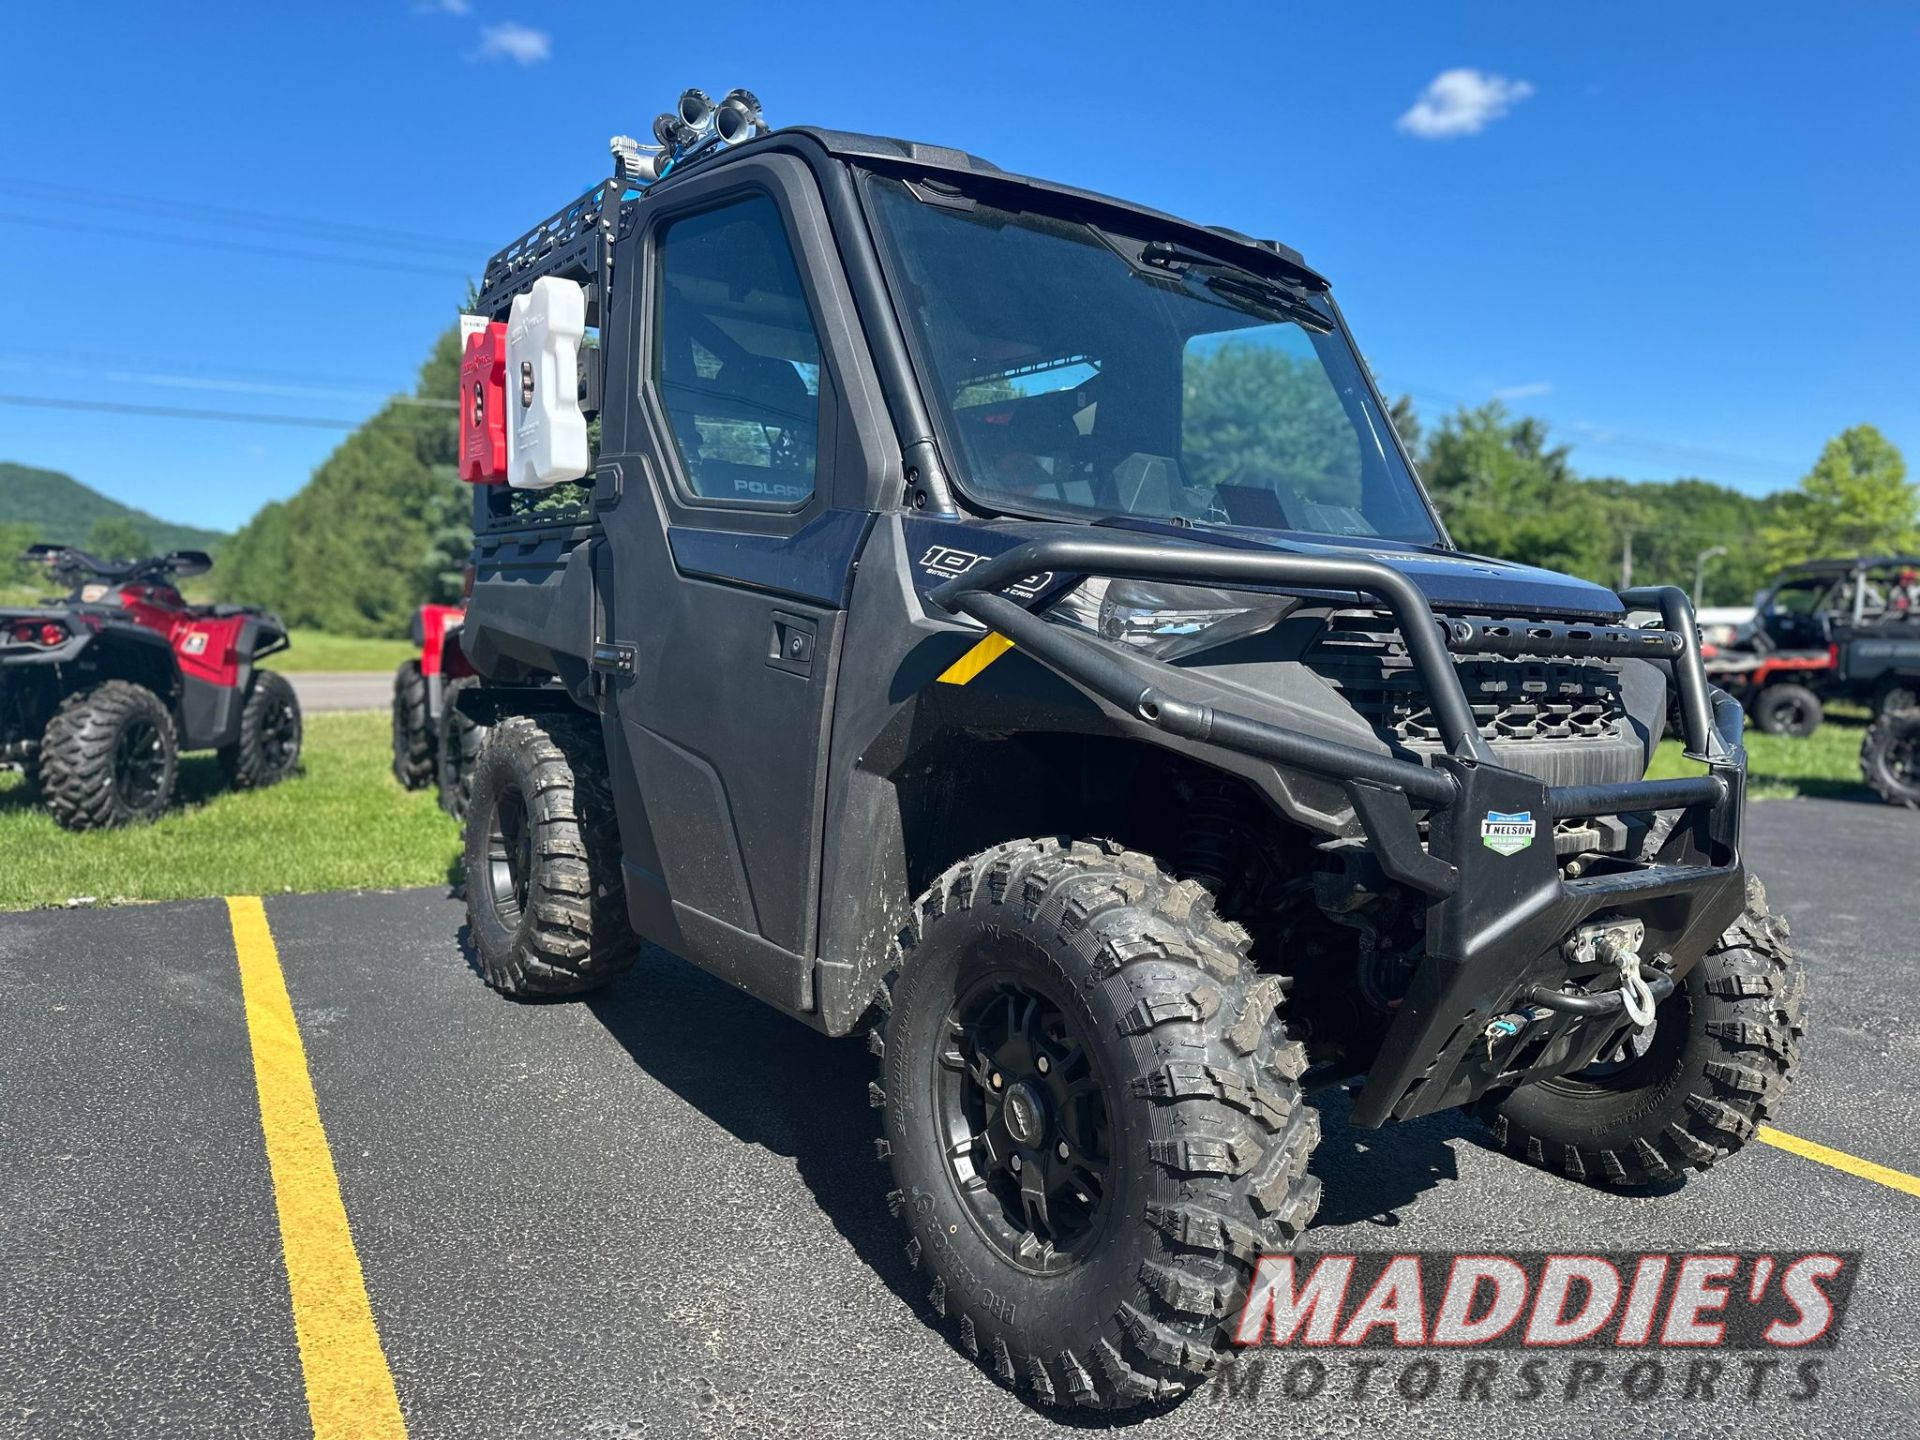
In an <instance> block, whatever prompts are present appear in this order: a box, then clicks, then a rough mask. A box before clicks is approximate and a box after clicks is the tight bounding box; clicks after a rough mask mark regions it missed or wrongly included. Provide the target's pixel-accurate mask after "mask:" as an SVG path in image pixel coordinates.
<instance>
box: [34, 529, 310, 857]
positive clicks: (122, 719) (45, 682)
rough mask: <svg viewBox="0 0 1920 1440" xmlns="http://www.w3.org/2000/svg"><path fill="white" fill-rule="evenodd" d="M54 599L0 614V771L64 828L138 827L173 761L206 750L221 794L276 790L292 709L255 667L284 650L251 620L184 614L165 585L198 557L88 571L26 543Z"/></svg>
mask: <svg viewBox="0 0 1920 1440" xmlns="http://www.w3.org/2000/svg"><path fill="white" fill-rule="evenodd" d="M26 558H27V559H30V560H37V561H40V562H42V563H44V564H45V565H46V567H47V569H48V571H49V572H50V573H51V574H52V575H53V576H54V578H55V579H56V580H57V581H59V582H60V583H61V584H63V585H66V586H68V587H69V593H68V594H67V596H66V598H65V599H62V600H48V601H44V602H42V604H41V605H39V606H37V607H35V608H33V609H30V610H16V609H0V763H12V764H15V765H18V766H20V767H21V768H22V769H23V770H25V771H26V774H27V779H28V783H29V784H31V785H34V786H36V787H37V788H38V790H39V792H40V795H41V797H42V798H43V799H44V800H45V801H46V806H47V809H48V810H49V811H50V812H51V813H52V815H53V818H54V819H55V820H57V821H58V822H59V823H60V824H61V825H63V826H65V827H66V828H67V829H69V830H94V829H102V828H106V827H111V826H119V825H131V824H134V823H135V822H138V821H143V820H151V819H153V818H154V817H155V816H157V815H159V814H160V813H161V811H163V810H165V809H166V808H167V804H168V802H169V801H170V800H171V799H172V797H173V785H174V779H175V777H176V775H177V774H178V771H179V757H180V752H181V751H182V750H218V751H219V752H220V766H221V769H222V770H223V771H224V772H225V773H226V777H227V781H228V783H229V784H231V785H234V786H236V787H238V788H240V789H252V788H255V787H258V786H262V785H271V784H273V783H274V782H275V781H278V780H284V779H285V778H286V777H287V776H288V775H290V774H292V773H293V770H294V767H295V766H296V765H297V764H298V763H299V761H300V703H299V701H298V700H297V699H295V698H294V693H293V686H292V685H290V684H288V682H287V679H286V677H285V676H283V675H279V674H276V673H275V672H274V671H271V670H261V669H258V668H256V667H257V663H258V662H259V661H260V660H261V659H262V658H264V657H265V656H268V655H272V654H275V653H277V652H278V651H281V650H284V649H286V648H287V631H286V627H285V626H284V625H282V624H281V623H280V621H279V620H278V619H276V618H275V617H274V616H272V615H269V614H267V613H265V612H264V611H262V610H257V609H250V608H247V607H244V606H238V605H189V604H188V603H187V602H186V601H185V600H184V599H182V598H181V595H180V592H179V590H178V589H176V588H175V586H174V583H173V582H174V580H175V579H176V578H178V577H181V576H186V575H200V574H204V573H205V572H206V571H207V569H208V568H209V567H210V566H211V565H212V564H213V562H212V560H210V559H209V558H208V557H207V556H206V555H205V554H203V553H202V552H200V551H198V550H176V551H174V552H173V553H172V554H170V555H160V556H154V557H152V558H149V559H145V560H128V561H107V560H96V559H95V558H94V557H93V556H91V555H88V554H86V553H85V552H84V551H81V550H74V549H69V548H67V547H64V546H59V545H35V546H32V547H31V548H30V549H29V550H28V551H27V555H26Z"/></svg>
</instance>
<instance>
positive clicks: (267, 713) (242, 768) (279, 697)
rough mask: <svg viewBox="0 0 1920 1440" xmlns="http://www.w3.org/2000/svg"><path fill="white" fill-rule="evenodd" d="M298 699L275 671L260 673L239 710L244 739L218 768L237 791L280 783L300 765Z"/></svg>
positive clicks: (249, 683) (225, 751)
mask: <svg viewBox="0 0 1920 1440" xmlns="http://www.w3.org/2000/svg"><path fill="white" fill-rule="evenodd" d="M300 740H301V723H300V699H299V697H298V696H297V695H295V694H294V692H293V682H292V681H291V680H289V679H287V677H286V676H284V675H282V674H281V673H280V672H279V671H277V670H256V671H254V672H253V678H252V679H250V680H249V681H247V698H246V701H245V703H243V704H242V705H241V707H240V736H239V738H238V739H237V740H235V741H234V742H233V744H231V745H227V746H224V747H223V748H222V749H221V751H220V770H221V773H222V774H224V775H225V776H226V777H227V784H229V785H231V786H232V787H233V788H234V789H236V790H261V789H264V788H265V787H267V786H268V785H277V784H279V783H280V782H281V781H282V780H284V779H286V778H287V777H288V776H289V775H291V774H293V772H294V771H295V770H296V769H298V768H299V765H300Z"/></svg>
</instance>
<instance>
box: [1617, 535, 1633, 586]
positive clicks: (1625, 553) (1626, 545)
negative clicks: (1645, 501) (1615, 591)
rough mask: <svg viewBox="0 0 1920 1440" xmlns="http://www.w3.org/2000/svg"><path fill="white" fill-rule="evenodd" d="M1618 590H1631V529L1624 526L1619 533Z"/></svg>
mask: <svg viewBox="0 0 1920 1440" xmlns="http://www.w3.org/2000/svg"><path fill="white" fill-rule="evenodd" d="M1620 588H1621V589H1622V590H1631V589H1632V588H1633V527H1632V526H1631V525H1628V526H1626V527H1625V528H1624V529H1622V530H1621V532H1620Z"/></svg>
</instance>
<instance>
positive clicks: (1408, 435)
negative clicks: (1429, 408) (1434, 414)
mask: <svg viewBox="0 0 1920 1440" xmlns="http://www.w3.org/2000/svg"><path fill="white" fill-rule="evenodd" d="M1387 418H1388V419H1389V420H1391V421H1392V422H1393V428H1394V429H1395V430H1397V431H1399V432H1400V443H1401V444H1402V445H1405V446H1406V447H1407V454H1409V455H1418V454H1419V453H1420V437H1421V435H1422V434H1423V433H1424V432H1423V431H1422V429H1421V427H1420V416H1419V413H1418V412H1417V411H1416V410H1415V409H1414V408H1413V397H1412V396H1411V395H1402V396H1401V397H1400V398H1399V399H1398V400H1395V401H1394V402H1393V403H1392V404H1391V405H1389V406H1388V407H1387Z"/></svg>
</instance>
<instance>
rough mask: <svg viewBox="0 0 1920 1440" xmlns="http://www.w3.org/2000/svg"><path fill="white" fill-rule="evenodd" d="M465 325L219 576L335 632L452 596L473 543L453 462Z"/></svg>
mask: <svg viewBox="0 0 1920 1440" xmlns="http://www.w3.org/2000/svg"><path fill="white" fill-rule="evenodd" d="M459 381H460V344H459V332H458V331H457V330H456V329H453V328H449V329H448V330H447V331H446V332H445V333H444V334H442V335H441V336H440V338H439V339H438V340H437V341H435V343H434V346H433V349H432V352H431V353H430V354H429V355H428V357H427V360H426V363H425V364H424V365H422V366H421V367H420V379H419V383H418V384H417V385H416V386H415V388H414V393H413V394H411V395H399V396H395V397H394V398H393V399H392V400H390V401H388V402H387V404H386V405H384V406H382V407H381V409H380V411H379V412H378V413H377V414H375V415H374V416H373V417H372V418H371V419H369V420H368V421H367V423H366V424H364V425H362V426H361V427H360V428H359V429H358V430H356V431H354V432H353V433H352V434H351V435H349V436H347V438H346V439H344V440H342V441H341V442H340V444H339V445H338V446H337V447H336V448H335V450H334V452H333V453H332V454H331V455H329V456H328V457H327V458H326V459H325V460H323V461H322V462H321V463H320V468H319V469H317V470H315V471H314V472H313V478H312V479H311V480H309V481H308V482H307V483H306V485H305V486H303V487H302V488H301V489H300V491H299V492H298V493H296V494H295V495H293V496H291V497H290V498H288V499H286V500H276V501H274V502H273V503H272V504H270V505H268V506H266V507H265V508H263V509H262V510H261V511H260V512H259V513H258V514H257V515H255V516H254V517H253V518H252V519H251V520H249V521H248V522H247V523H246V524H245V525H244V526H242V527H241V530H240V533H239V534H237V535H235V536H234V537H233V540H232V542H231V543H229V544H228V546H227V549H226V553H225V554H224V555H223V556H222V557H221V563H220V567H219V569H218V570H216V571H215V572H214V580H215V583H216V585H217V586H218V588H219V591H220V593H221V594H222V595H224V596H227V597H230V598H232V599H235V600H245V601H248V602H251V603H253V604H258V605H265V606H267V607H268V608H270V609H272V610H273V611H274V612H275V613H276V614H278V615H280V616H281V618H283V619H285V620H287V621H289V622H291V623H292V624H295V625H303V626H308V627H311V628H313V629H316V630H326V631H329V632H331V633H332V634H335V635H404V634H406V633H407V624H408V622H409V621H410V620H411V619H412V618H413V612H414V608H415V607H416V606H418V605H419V604H420V603H421V602H422V601H425V600H454V599H458V598H459V594H460V573H461V569H462V567H463V566H464V565H465V564H466V560H467V552H468V550H469V549H470V548H471V544H472V530H471V525H470V523H469V518H468V517H469V513H470V512H469V510H468V506H469V504H470V503H471V499H472V491H471V489H470V488H469V487H467V486H465V485H462V484H461V483H460V481H459V479H458V477H457V475H456V472H455V468H454V464H455V457H456V455H457V453H458V445H459V438H460V437H459V422H458V419H457V417H456V415H455V412H454V398H453V397H454V391H455V390H456V389H457V388H458V386H459Z"/></svg>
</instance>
